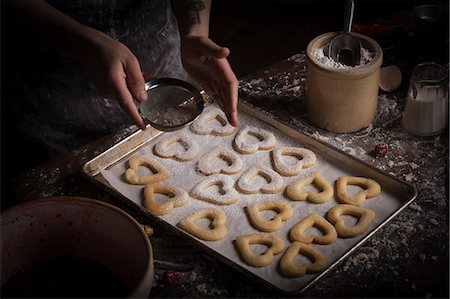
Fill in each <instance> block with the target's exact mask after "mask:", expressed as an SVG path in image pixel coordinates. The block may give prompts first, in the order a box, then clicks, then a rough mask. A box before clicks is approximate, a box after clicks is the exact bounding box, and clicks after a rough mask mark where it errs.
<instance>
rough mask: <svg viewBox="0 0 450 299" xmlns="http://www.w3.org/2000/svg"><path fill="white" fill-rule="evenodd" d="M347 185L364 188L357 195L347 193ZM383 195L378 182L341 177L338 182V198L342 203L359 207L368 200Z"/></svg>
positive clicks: (361, 178)
mask: <svg viewBox="0 0 450 299" xmlns="http://www.w3.org/2000/svg"><path fill="white" fill-rule="evenodd" d="M347 185H355V186H359V187H361V188H363V189H364V190H362V191H359V192H358V193H356V194H355V195H349V194H348V193H347ZM380 193H381V186H380V184H378V182H377V181H375V180H373V179H369V178H363V177H354V176H341V177H339V178H338V179H337V181H336V198H337V200H338V201H339V202H340V203H344V204H352V205H355V206H359V205H360V204H362V203H363V202H364V201H366V199H368V198H372V197H375V196H377V195H379V194H380Z"/></svg>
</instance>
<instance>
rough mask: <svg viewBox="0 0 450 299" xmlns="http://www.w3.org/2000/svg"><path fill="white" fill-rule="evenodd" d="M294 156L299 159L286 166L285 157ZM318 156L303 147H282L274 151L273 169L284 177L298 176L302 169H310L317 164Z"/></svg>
mask: <svg viewBox="0 0 450 299" xmlns="http://www.w3.org/2000/svg"><path fill="white" fill-rule="evenodd" d="M285 156H293V157H297V158H299V161H297V163H294V164H286V162H285V159H284V157H285ZM316 159H317V158H316V155H315V154H314V152H313V151H311V150H309V149H307V148H302V147H287V146H285V147H280V148H276V149H274V150H273V151H272V160H273V168H274V169H275V170H276V171H277V172H278V173H279V174H281V175H283V176H295V175H298V174H299V173H300V172H301V171H302V169H305V168H310V167H312V166H313V165H314V164H315V163H316Z"/></svg>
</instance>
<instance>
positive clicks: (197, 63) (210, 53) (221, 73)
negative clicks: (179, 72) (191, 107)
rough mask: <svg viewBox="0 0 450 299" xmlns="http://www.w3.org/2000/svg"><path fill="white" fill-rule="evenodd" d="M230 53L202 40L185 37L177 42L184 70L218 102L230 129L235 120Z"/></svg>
mask: <svg viewBox="0 0 450 299" xmlns="http://www.w3.org/2000/svg"><path fill="white" fill-rule="evenodd" d="M229 54H230V50H229V49H228V48H225V47H220V46H219V45H217V44H216V43H214V42H213V41H212V40H211V39H209V38H207V37H204V36H189V35H188V36H185V37H183V38H182V40H181V59H182V62H183V67H184V69H185V70H186V71H187V72H188V73H189V75H191V76H192V77H193V78H194V79H195V80H196V81H197V82H198V83H199V84H200V85H201V86H202V87H203V88H204V89H205V90H206V92H208V93H209V94H211V95H212V96H214V98H215V99H217V100H218V102H219V105H220V106H221V107H222V109H223V110H224V112H225V113H226V115H227V117H228V121H229V122H230V124H231V125H233V126H237V125H238V124H239V121H238V118H237V103H238V80H237V78H236V75H235V74H234V72H233V70H232V69H231V66H230V64H229V63H228V60H227V57H228V55H229Z"/></svg>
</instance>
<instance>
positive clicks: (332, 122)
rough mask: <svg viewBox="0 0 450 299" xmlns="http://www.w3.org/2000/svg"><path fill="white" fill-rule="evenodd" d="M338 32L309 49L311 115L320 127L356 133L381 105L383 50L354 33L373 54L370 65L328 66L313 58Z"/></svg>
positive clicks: (307, 95)
mask: <svg viewBox="0 0 450 299" xmlns="http://www.w3.org/2000/svg"><path fill="white" fill-rule="evenodd" d="M337 34H338V33H337V32H329V33H325V34H322V35H320V36H318V37H316V38H314V39H313V40H312V41H311V42H310V43H309V44H308V47H307V50H306V63H307V91H306V99H307V100H306V103H307V110H308V116H309V118H310V120H311V122H312V123H314V124H315V125H316V126H318V127H319V128H322V129H325V130H327V131H331V132H336V133H349V132H355V131H358V130H360V129H362V128H365V127H367V126H368V125H370V124H371V123H372V121H373V119H374V117H375V113H376V110H377V103H378V86H379V80H380V66H381V63H382V61H383V53H382V50H381V47H380V46H379V45H378V44H377V43H376V42H375V41H374V40H373V39H371V38H369V37H367V36H365V35H362V34H357V33H352V34H354V35H355V36H356V37H358V38H359V39H360V40H361V45H362V47H363V48H365V49H367V50H369V51H370V52H371V53H373V55H372V58H371V60H370V61H369V62H367V63H365V64H363V65H359V66H355V67H347V68H338V67H336V65H332V64H327V63H324V62H323V61H321V60H320V59H318V58H317V55H314V51H315V50H316V49H320V48H322V47H324V46H327V45H328V44H329V43H330V41H331V40H332V39H333V37H335V36H336V35H337Z"/></svg>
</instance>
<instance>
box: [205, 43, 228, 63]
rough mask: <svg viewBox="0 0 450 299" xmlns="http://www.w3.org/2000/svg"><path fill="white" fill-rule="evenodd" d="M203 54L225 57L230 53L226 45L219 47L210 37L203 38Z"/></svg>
mask: <svg viewBox="0 0 450 299" xmlns="http://www.w3.org/2000/svg"><path fill="white" fill-rule="evenodd" d="M204 43H205V46H206V47H205V52H206V53H204V54H205V55H209V56H213V57H214V58H226V57H228V55H230V50H229V49H228V48H226V47H221V46H219V45H218V44H216V43H215V42H213V41H212V40H211V39H209V38H208V39H205V40H204Z"/></svg>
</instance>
